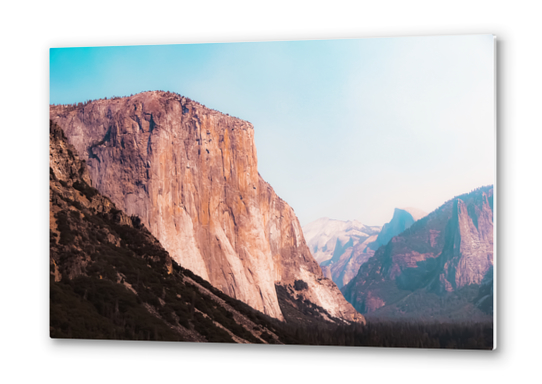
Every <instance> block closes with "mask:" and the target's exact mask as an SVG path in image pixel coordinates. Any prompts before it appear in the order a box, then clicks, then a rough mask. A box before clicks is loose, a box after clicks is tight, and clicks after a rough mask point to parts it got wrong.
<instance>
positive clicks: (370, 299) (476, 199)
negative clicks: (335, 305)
mask: <svg viewBox="0 0 542 384" xmlns="http://www.w3.org/2000/svg"><path fill="white" fill-rule="evenodd" d="M492 265H493V186H485V187H480V188H478V189H476V190H474V191H471V192H469V193H466V194H463V195H460V196H456V197H454V198H453V199H450V200H448V201H447V202H445V203H444V204H442V205H441V206H440V207H439V208H437V209H436V210H435V211H433V212H431V213H430V214H429V215H427V216H425V217H424V218H422V219H420V220H418V221H416V222H415V223H413V224H412V225H411V226H410V227H409V228H407V229H406V230H405V231H403V232H402V233H401V234H399V235H398V236H395V237H394V238H392V239H391V241H390V242H389V243H388V244H387V245H385V246H382V247H380V248H379V249H378V250H377V252H376V253H375V255H374V256H373V258H371V260H369V261H368V262H367V263H366V264H364V265H363V266H362V267H361V268H360V270H359V272H358V274H357V275H356V277H355V278H354V279H352V280H351V281H350V283H349V284H348V285H347V286H345V287H343V289H342V292H343V294H344V295H345V297H346V298H347V300H349V301H350V302H351V303H352V304H353V305H354V306H355V307H356V309H358V310H359V311H360V312H361V313H365V314H366V315H367V314H371V316H375V317H378V316H380V317H382V316H384V317H391V318H405V317H414V318H415V317H416V316H420V317H424V316H427V317H428V318H429V319H431V318H435V319H436V318H439V319H441V320H442V319H448V317H449V316H451V317H452V318H456V319H459V318H464V317H465V316H467V314H470V316H471V317H472V318H480V319H485V320H487V316H486V315H484V313H487V311H486V310H483V309H482V308H480V307H478V306H476V305H474V303H475V301H476V300H478V301H480V300H482V299H484V300H482V301H483V302H486V303H487V298H488V297H489V296H488V295H492V293H491V292H490V290H489V289H488V288H484V289H485V291H484V292H485V293H484V292H482V291H481V290H482V281H492V276H491V277H489V276H486V275H487V273H489V272H488V271H492ZM488 279H489V280H488ZM488 284H489V283H486V286H489V285H488ZM479 291H480V292H479ZM482 293H483V294H482ZM477 298H478V299H477ZM491 301H492V299H491ZM445 302H446V303H448V304H447V305H448V309H447V307H446V305H444V304H443V303H445ZM430 303H432V305H434V308H433V309H431V308H430ZM450 303H455V304H453V305H455V306H456V307H455V308H456V309H455V310H454V311H455V312H454V313H451V312H450V313H447V312H446V311H447V310H449V311H451V310H450V308H451V307H452V304H450ZM480 305H481V304H480ZM486 307H487V308H489V307H490V306H488V305H486Z"/></svg>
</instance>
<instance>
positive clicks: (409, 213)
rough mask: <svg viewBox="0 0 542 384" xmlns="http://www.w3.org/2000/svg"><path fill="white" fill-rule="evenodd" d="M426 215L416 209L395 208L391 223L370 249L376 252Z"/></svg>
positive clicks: (384, 228)
mask: <svg viewBox="0 0 542 384" xmlns="http://www.w3.org/2000/svg"><path fill="white" fill-rule="evenodd" d="M426 215H427V213H425V212H423V211H421V210H419V209H416V208H395V211H394V212H393V217H392V219H391V221H390V222H389V223H387V224H384V226H383V227H382V230H381V231H380V234H379V235H378V237H377V239H376V240H375V241H374V242H372V243H370V244H369V248H370V249H372V250H373V251H376V250H377V249H378V248H380V247H381V246H382V245H386V244H388V242H389V241H390V240H391V239H392V237H394V236H397V235H398V234H400V233H401V232H403V231H404V230H405V229H407V228H409V227H410V226H411V225H412V224H414V222H415V221H418V220H420V219H421V218H422V217H424V216H426Z"/></svg>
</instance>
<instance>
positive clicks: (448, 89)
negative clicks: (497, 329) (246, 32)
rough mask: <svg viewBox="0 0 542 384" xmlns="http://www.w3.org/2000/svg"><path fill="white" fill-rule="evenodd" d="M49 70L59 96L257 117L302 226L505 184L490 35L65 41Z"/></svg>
mask: <svg viewBox="0 0 542 384" xmlns="http://www.w3.org/2000/svg"><path fill="white" fill-rule="evenodd" d="M50 69H51V78H50V84H51V97H50V102H51V103H54V104H60V103H74V102H80V101H85V100H88V99H97V98H103V97H111V96H126V95H130V94H135V93H138V92H141V91H146V90H165V91H172V92H177V93H180V94H182V95H184V96H187V97H189V98H191V99H193V100H196V101H198V102H200V103H202V104H204V105H206V106H208V107H210V108H213V109H216V110H219V111H221V112H224V113H228V114H230V115H233V116H237V117H239V118H241V119H244V120H248V121H250V122H251V123H253V124H254V129H255V137H256V147H257V150H258V168H259V171H260V173H261V175H262V176H263V178H264V179H265V180H266V181H268V182H269V183H270V184H271V185H272V186H273V188H274V189H275V191H276V192H277V193H278V195H279V196H281V197H282V198H283V199H284V200H286V201H287V202H288V203H289V204H290V205H291V206H292V207H293V208H294V210H295V212H296V214H297V216H298V217H299V219H300V221H301V224H302V225H305V224H307V223H309V222H311V221H314V220H316V219H318V218H320V217H329V218H333V219H340V220H359V221H360V222H362V223H364V224H367V225H382V224H384V223H385V222H387V221H389V220H390V219H391V217H392V216H393V211H394V208H396V207H415V208H419V209H421V210H423V211H425V212H431V211H432V210H434V209H435V208H437V207H438V206H439V205H441V204H442V203H444V202H445V201H446V200H448V199H450V198H452V197H454V196H456V195H459V194H462V193H465V192H469V191H470V190H472V189H475V188H477V187H480V186H482V185H488V184H493V183H494V147H495V136H494V114H495V111H494V92H495V89H494V39H493V36H492V35H464V36H435V37H400V38H380V39H349V40H321V41H294V42H265V43H225V44H194V45H165V46H133V47H97V48H57V49H51V56H50Z"/></svg>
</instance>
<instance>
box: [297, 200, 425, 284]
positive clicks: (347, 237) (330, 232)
mask: <svg viewBox="0 0 542 384" xmlns="http://www.w3.org/2000/svg"><path fill="white" fill-rule="evenodd" d="M425 215H426V213H425V212H423V211H421V210H419V209H416V208H404V209H400V208H396V209H395V211H394V214H393V218H392V219H391V221H390V222H389V223H386V224H384V226H383V227H378V226H367V225H364V224H361V223H360V222H359V221H357V220H353V221H350V220H349V221H341V220H333V219H328V218H327V217H324V218H321V219H318V220H316V221H313V222H312V223H309V224H307V225H305V226H304V227H303V234H304V235H305V239H306V241H307V244H308V246H309V248H310V250H311V252H312V255H313V256H314V258H315V259H316V261H317V262H318V263H319V264H320V267H322V271H323V272H324V275H325V276H326V277H328V278H330V279H332V280H333V282H335V284H337V286H338V287H339V288H342V287H343V286H344V285H346V284H348V282H349V281H350V280H351V279H352V278H353V277H354V276H355V275H356V274H357V273H358V270H359V267H360V266H361V265H362V264H363V263H365V262H366V261H367V260H369V259H370V258H371V257H372V256H373V255H374V252H375V250H377V249H378V248H379V247H380V246H381V245H385V244H387V243H388V242H389V241H390V240H391V238H392V237H394V236H396V235H398V234H399V233H401V232H403V231H404V230H405V229H407V228H408V227H410V226H411V225H412V224H413V223H414V222H415V221H416V220H419V219H421V218H422V217H424V216H425Z"/></svg>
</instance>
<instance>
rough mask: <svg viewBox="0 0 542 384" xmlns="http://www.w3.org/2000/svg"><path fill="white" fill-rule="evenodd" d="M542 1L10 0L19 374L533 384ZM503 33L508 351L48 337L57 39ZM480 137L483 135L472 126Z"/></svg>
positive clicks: (5, 103) (12, 281) (8, 331)
mask: <svg viewBox="0 0 542 384" xmlns="http://www.w3.org/2000/svg"><path fill="white" fill-rule="evenodd" d="M536 4H537V3H536V2H528V1H513V2H512V1H511V2H498V1H494V0H492V1H473V0H469V1H463V0H455V1H450V2H447V1H446V2H444V1H421V0H416V1H405V0H398V1H385V0H380V1H377V0H374V1H370V2H345V1H327V2H317V1H303V2H301V1H300V2H294V1H273V2H267V3H263V2H257V1H207V2H204V1H191V2H182V1H175V2H173V1H171V2H161V1H145V2H143V1H135V0H132V1H118V2H113V1H101V0H94V1H86V2H74V1H49V2H35V4H32V2H24V3H22V2H21V3H17V4H16V3H14V2H10V3H7V4H6V3H3V5H2V12H1V14H2V22H1V23H0V31H1V34H0V39H1V40H2V45H1V48H2V50H1V52H2V54H1V55H0V66H1V71H0V79H1V82H0V85H1V89H0V98H1V103H0V106H1V107H2V109H1V120H0V129H1V136H0V140H1V150H0V156H1V158H0V160H1V165H2V177H1V180H2V185H1V188H0V193H1V198H2V200H1V201H2V216H1V220H0V225H1V228H0V229H1V231H0V233H1V238H0V240H1V244H2V248H1V249H2V251H1V257H2V263H1V264H0V265H1V268H2V279H1V280H0V281H1V282H0V284H1V290H0V292H1V304H2V310H1V311H2V312H1V316H0V319H1V320H0V321H1V323H0V325H1V328H0V329H1V330H2V338H1V340H2V341H1V343H2V349H1V350H2V354H3V356H2V360H0V361H1V364H0V365H1V369H0V380H1V381H3V382H46V383H47V382H55V383H56V382H60V383H62V382H81V383H91V382H96V381H105V382H113V381H116V382H126V383H143V382H148V381H153V382H164V381H174V382H180V381H187V380H190V381H196V380H197V381H202V382H215V381H220V382H251V383H255V382H258V383H259V382H263V383H266V382H311V381H315V382H318V383H323V382H333V383H337V382H346V381H351V382H371V381H378V382H379V383H387V382H390V383H391V382H398V381H400V382H407V383H410V382H416V383H419V382H421V383H425V382H428V383H429V382H440V383H452V382H453V383H456V382H461V383H470V382H480V381H482V380H483V381H484V382H487V381H493V382H501V381H502V382H505V381H506V382H509V381H512V380H516V381H518V380H519V381H520V382H522V381H526V382H533V381H536V380H539V379H540V374H539V364H540V362H539V360H540V359H539V357H540V351H539V350H538V348H537V347H538V344H539V342H540V339H541V338H540V336H539V334H540V325H539V320H540V289H539V283H538V279H537V276H538V275H539V273H540V272H539V271H540V268H541V262H540V259H541V257H542V255H541V252H540V247H539V246H538V244H539V242H538V241H537V240H538V236H540V233H541V228H540V222H541V218H542V212H541V208H540V200H539V197H540V185H541V182H540V171H539V167H540V165H541V161H540V160H541V158H540V151H541V150H540V143H541V138H542V137H541V133H540V131H541V125H540V118H539V116H540V102H541V99H542V98H541V96H540V95H541V85H542V84H541V69H542V62H541V57H542V55H541V50H540V45H541V44H540V32H541V27H540V10H539V9H537V7H536ZM464 33H494V34H495V35H497V37H498V52H499V54H498V59H499V60H498V63H499V70H498V80H499V85H498V89H499V105H498V108H499V129H498V138H499V148H498V170H499V172H498V194H499V196H498V199H499V202H498V210H499V217H498V220H499V228H498V246H499V259H498V260H499V271H498V278H499V285H498V294H499V313H498V316H499V342H498V349H497V350H496V351H494V352H472V351H427V350H399V349H391V350H390V349H386V350H385V349H371V348H356V349H346V348H316V347H279V346H269V347H261V346H224V345H197V344H183V343H135V342H100V341H79V342H74V341H58V340H50V339H49V336H48V279H47V275H48V169H47V168H48V133H47V132H48V70H49V68H48V48H49V47H53V46H54V47H58V46H88V45H126V44H163V43H199V42H231V41H263V40H288V39H319V38H326V39H327V38H356V37H372V36H374V37H377V36H406V35H427V34H464ZM465 140H468V138H465Z"/></svg>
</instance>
